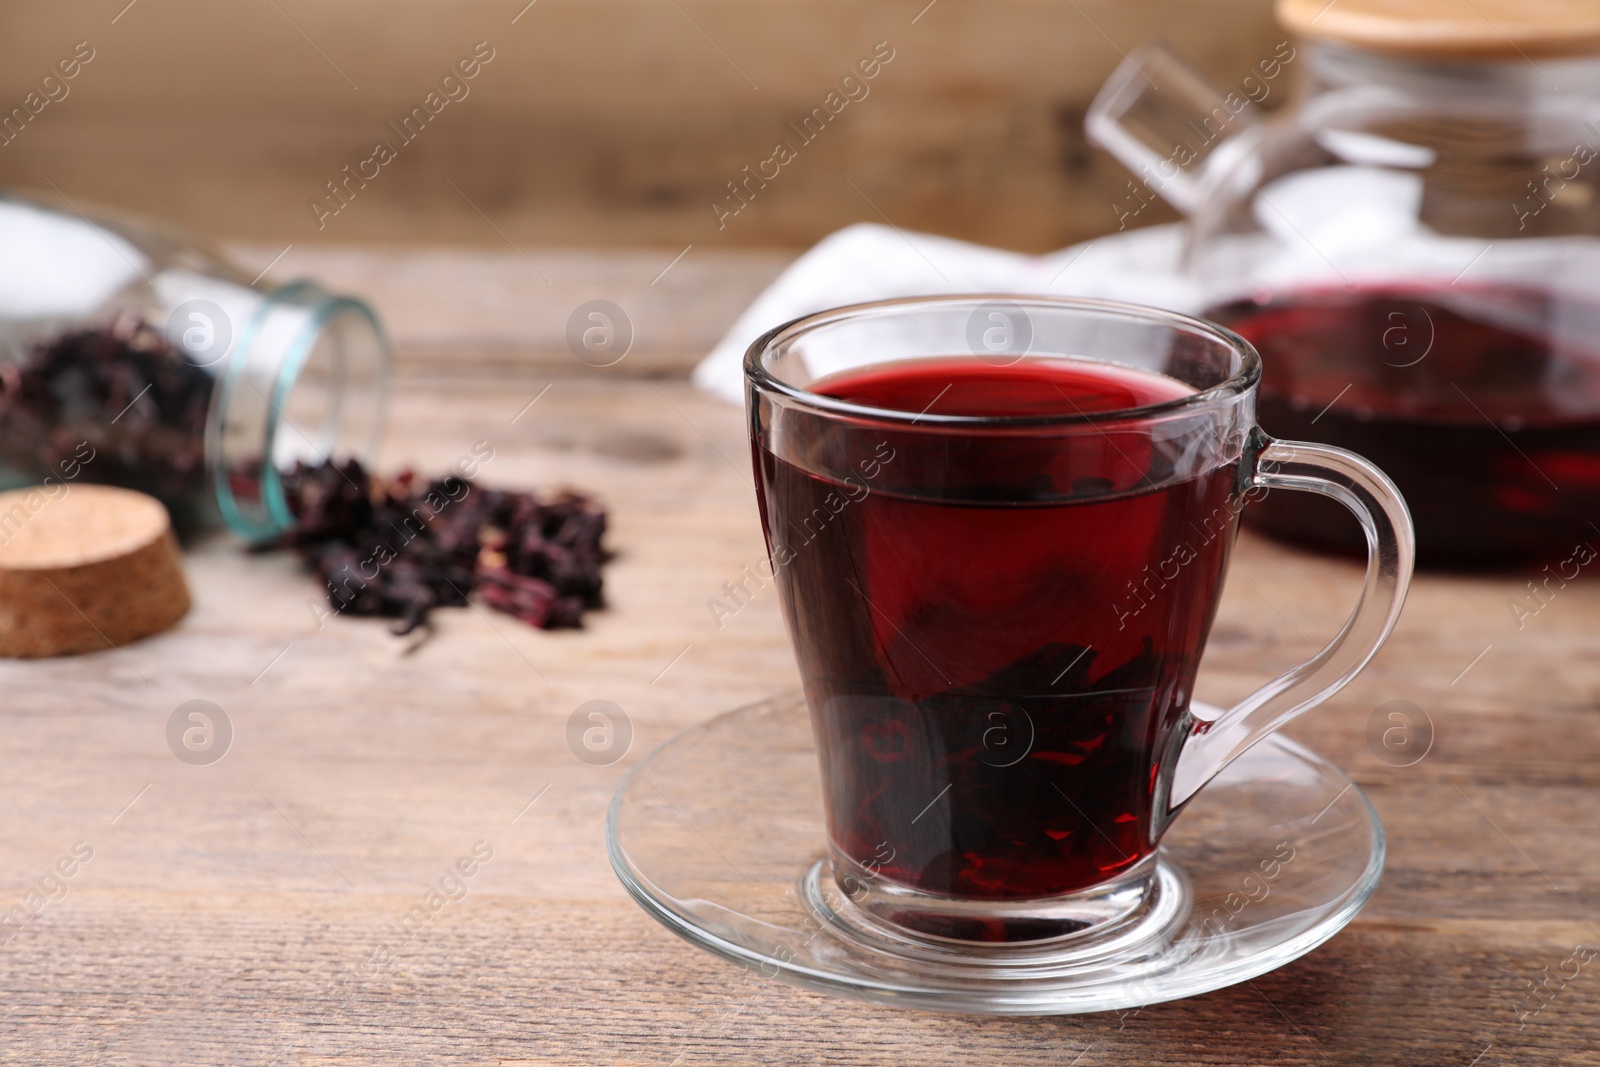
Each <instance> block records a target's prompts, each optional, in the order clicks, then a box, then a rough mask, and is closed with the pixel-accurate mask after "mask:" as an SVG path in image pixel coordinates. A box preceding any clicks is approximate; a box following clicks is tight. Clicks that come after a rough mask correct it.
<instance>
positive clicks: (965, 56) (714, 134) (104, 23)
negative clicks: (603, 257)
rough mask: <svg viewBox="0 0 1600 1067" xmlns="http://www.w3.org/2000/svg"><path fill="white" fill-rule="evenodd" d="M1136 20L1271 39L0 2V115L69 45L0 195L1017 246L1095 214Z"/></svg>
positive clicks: (592, 240) (2, 160)
mask: <svg viewBox="0 0 1600 1067" xmlns="http://www.w3.org/2000/svg"><path fill="white" fill-rule="evenodd" d="M1157 34H1160V35H1163V36H1165V37H1167V38H1168V39H1170V40H1172V41H1175V42H1177V43H1178V44H1179V45H1180V46H1181V47H1182V48H1183V49H1185V50H1186V51H1188V52H1189V53H1191V54H1192V55H1193V56H1194V57H1195V58H1196V59H1198V60H1199V61H1200V62H1201V64H1202V65H1204V66H1205V67H1207V68H1208V69H1210V70H1211V71H1212V72H1213V73H1214V74H1215V75H1216V76H1217V77H1218V78H1219V79H1222V80H1224V81H1227V82H1234V81H1237V80H1238V79H1239V78H1240V77H1242V76H1243V75H1244V74H1245V73H1246V72H1247V71H1248V70H1249V68H1250V67H1251V65H1252V64H1253V63H1254V62H1255V61H1256V60H1257V59H1259V58H1261V57H1263V56H1266V55H1268V54H1270V52H1271V50H1272V47H1273V45H1274V44H1275V43H1276V42H1277V41H1278V40H1280V39H1282V35H1281V34H1280V33H1279V32H1278V31H1277V30H1276V28H1275V27H1274V26H1273V23H1272V21H1271V17H1270V0H1049V2H1046V0H984V2H981V3H980V2H979V0H935V2H934V3H933V4H932V5H929V4H928V0H880V2H877V3H872V4H862V3H859V2H853V0H800V2H789V3H777V2H773V0H584V2H579V0H535V2H534V3H532V4H531V5H530V4H528V0H344V2H339V3H329V2H327V0H234V2H229V3H215V2H204V0H134V2H133V3H132V4H129V3H128V0H62V2H58V3H51V4H42V3H32V4H26V5H24V4H6V5H4V6H3V7H0V114H4V113H10V112H11V109H12V108H14V107H16V106H19V105H21V104H22V102H23V100H24V98H25V97H26V95H27V94H28V93H29V92H30V91H32V90H37V89H38V87H39V83H40V80H41V78H43V77H44V76H45V75H46V74H49V73H50V72H51V71H52V70H53V69H54V67H55V64H56V62H57V60H59V59H60V58H62V57H65V56H68V55H70V54H71V53H72V51H73V46H74V45H75V44H76V43H77V42H79V41H88V42H89V44H90V46H91V47H92V48H93V50H94V59H93V60H92V61H90V62H89V63H88V64H87V65H86V66H84V67H83V68H82V69H81V71H80V72H79V73H78V76H77V77H76V78H74V79H73V80H71V81H70V82H68V83H67V90H68V92H67V95H66V97H65V98H64V99H60V100H58V101H56V102H53V103H50V104H48V105H47V106H46V107H44V108H43V109H42V110H41V111H40V112H39V113H38V114H37V115H35V116H33V118H32V119H31V121H29V122H28V123H27V124H26V127H25V129H23V131H22V132H21V133H20V135H16V136H15V137H14V139H13V140H12V141H11V142H10V143H8V144H5V145H4V146H0V183H6V184H15V185H24V186H29V187H36V188H42V189H44V190H45V191H47V192H48V191H50V187H51V184H52V183H53V184H54V185H55V186H56V187H57V188H58V189H59V191H60V192H61V193H62V194H64V195H66V196H68V197H71V198H72V199H73V200H78V199H79V198H82V200H84V201H98V202H104V203H110V204H116V205H122V206H126V207H129V208H133V209H136V210H139V211H142V212H146V213H152V214H156V215H161V216H165V217H168V218H172V219H175V220H177V221H179V222H182V223H185V224H188V225H190V226H192V227H194V228H196V229H198V230H200V231H202V232H205V233H208V234H210V235H211V236H214V237H218V238H228V239H243V240H256V241H266V242H274V241H278V242H281V241H296V242H303V243H305V244H308V245H309V244H313V243H318V242H329V243H345V242H353V241H354V242H386V243H406V244H413V245H415V244H418V243H422V244H432V243H466V244H496V245H499V246H500V247H502V248H503V247H504V240H506V239H508V240H510V241H513V242H516V243H517V244H519V245H521V244H524V243H526V244H528V245H541V246H551V245H566V246H623V245H631V246H643V245H651V246H662V247H671V248H676V247H681V246H683V245H686V244H689V243H695V244H696V245H697V247H718V246H720V247H733V246H746V247H753V246H754V247H759V246H767V247H796V246H803V245H807V244H810V243H811V242H813V241H815V240H816V239H818V238H819V237H821V236H823V235H824V234H826V233H828V232H830V231H832V230H834V229H837V228H838V227H840V226H843V225H846V224H848V223H850V222H853V221H858V220H872V221H882V220H883V219H884V218H885V217H887V218H888V219H890V220H892V221H893V222H894V224H896V225H898V226H901V227H904V228H908V229H920V230H928V231H934V232H939V233H946V234H951V235H954V236H959V237H964V238H968V239H972V240H977V241H983V242H986V243H992V244H997V245H1002V246H1006V247H1011V248H1016V249H1021V250H1028V251H1043V250H1046V249H1050V248H1056V247H1060V246H1063V245H1066V244H1068V243H1070V242H1072V241H1075V240H1078V239H1081V238H1084V237H1088V236H1092V235H1094V234H1096V233H1102V232H1106V231H1107V230H1110V229H1113V228H1115V216H1114V215H1113V213H1112V208H1111V204H1112V201H1113V200H1114V199H1115V198H1116V196H1117V195H1118V194H1119V191H1120V190H1121V187H1122V184H1123V182H1124V181H1126V179H1127V175H1126V173H1125V172H1124V171H1123V170H1122V169H1121V168H1120V167H1119V166H1118V165H1117V164H1115V163H1114V162H1112V161H1110V160H1109V159H1107V158H1106V157H1105V156H1104V155H1103V154H1102V153H1100V152H1098V151H1096V150H1092V149H1090V148H1089V147H1088V145H1087V144H1086V143H1085V141H1084V138H1083V134H1082V128H1081V127H1082V116H1083V109H1084V106H1085V104H1086V103H1087V102H1088V100H1089V99H1090V97H1091V96H1092V95H1093V92H1094V90H1095V88H1096V87H1097V86H1098V85H1099V84H1100V82H1101V81H1102V79H1103V78H1104V77H1105V76H1106V75H1107V74H1108V73H1109V72H1110V70H1111V69H1112V68H1113V67H1114V66H1115V65H1116V63H1117V62H1118V61H1119V59H1120V55H1119V53H1120V52H1122V51H1126V50H1127V49H1129V48H1131V47H1133V46H1134V45H1135V44H1137V43H1139V42H1141V41H1143V40H1146V39H1148V38H1150V37H1152V36H1155V35H1157ZM479 41H487V42H488V43H489V46H490V47H492V48H493V49H494V57H495V58H494V59H493V60H492V61H491V62H490V63H489V64H488V65H487V66H485V67H484V68H483V69H482V71H481V73H480V74H479V75H478V77H476V78H475V79H473V80H472V81H471V82H470V83H468V85H469V89H470V95H468V96H467V97H466V98H465V99H463V100H460V101H458V102H455V103H451V104H449V105H448V106H447V107H445V108H444V110H443V111H442V112H441V113H439V114H438V115H437V116H436V117H435V119H434V120H433V121H432V122H431V123H430V124H429V125H428V127H427V128H426V129H425V130H424V131H423V132H422V134H421V135H420V136H419V137H418V138H417V139H416V140H415V141H414V142H412V143H410V144H407V145H404V146H403V147H402V146H400V144H399V141H398V138H396V137H395V136H394V134H393V132H392V131H390V130H388V129H387V127H386V124H387V123H388V122H390V121H391V120H393V121H398V120H399V119H400V118H401V116H403V115H404V114H406V113H407V112H408V111H409V110H410V109H411V108H413V107H416V106H419V105H421V104H422V103H423V99H424V97H425V96H426V95H427V93H428V92H429V91H431V90H437V89H438V83H439V80H440V78H441V76H443V75H444V74H445V73H446V72H448V71H449V70H450V69H451V67H452V66H453V64H455V62H456V61H457V60H458V59H460V58H461V57H464V56H467V55H469V54H470V52H471V50H472V46H473V45H474V44H475V43H476V42H479ZM879 41H887V42H888V43H889V46H890V47H892V48H893V50H894V58H893V60H892V61H891V62H890V63H889V64H888V65H886V66H884V67H883V68H882V70H881V72H880V73H879V74H878V76H877V77H876V78H874V79H873V80H872V81H871V82H869V83H867V84H868V89H869V95H868V96H867V97H866V98H864V99H861V100H858V101H856V102H853V103H851V104H849V105H848V106H847V107H846V108H845V109H844V110H843V111H842V112H841V113H840V114H839V115H838V117H837V119H836V120H834V121H833V122H832V123H831V124H830V125H829V126H828V128H827V129H826V130H825V131H824V132H823V133H822V135H821V136H820V137H818V138H817V140H816V141H815V142H814V143H812V144H809V145H806V146H805V147H803V148H801V149H800V152H799V158H798V159H796V160H795V161H794V162H792V163H791V164H789V165H787V166H784V167H783V168H782V171H781V174H780V176H779V177H778V178H776V179H775V180H773V181H771V182H770V183H769V184H768V185H767V187H766V188H764V189H761V190H759V192H758V195H757V198H756V199H755V201H754V202H753V203H751V204H750V206H749V207H748V208H747V209H746V210H744V211H743V212H742V213H741V214H740V215H738V216H737V217H735V218H731V219H728V220H726V226H725V227H724V228H721V229H719V227H718V223H717V219H716V216H715V214H714V212H713V211H712V209H711V206H710V205H711V204H712V203H713V202H714V201H717V200H719V199H721V198H722V197H724V196H725V195H726V194H727V189H726V185H725V183H726V182H728V181H729V180H732V179H735V178H739V177H741V176H742V170H743V168H744V167H745V165H746V164H749V165H751V166H752V167H754V166H756V165H757V164H758V163H760V161H762V160H765V159H766V158H768V157H769V156H770V155H771V154H772V150H773V146H774V144H775V143H776V142H777V141H779V140H789V141H792V142H798V138H797V137H795V136H794V135H793V133H792V132H791V131H790V130H789V129H788V125H787V124H788V123H790V122H795V123H798V122H799V121H800V119H801V118H802V117H803V116H804V115H806V114H807V113H809V112H810V111H811V109H813V108H815V107H819V106H822V105H823V101H824V98H825V97H826V96H827V94H828V93H829V92H831V91H835V90H837V88H838V84H839V80H840V78H841V77H842V76H843V75H845V74H846V73H847V72H849V71H850V69H851V67H852V66H853V65H854V64H856V62H857V61H858V60H860V59H862V58H864V57H866V56H868V55H870V53H871V52H872V49H873V46H874V44H875V43H876V42H879ZM57 91H58V92H59V90H57ZM1270 102H1275V101H1270ZM1270 102H1269V103H1270ZM380 139H383V140H388V141H389V142H391V143H392V144H395V145H396V147H397V148H398V150H399V151H398V158H397V159H395V160H394V161H393V162H392V163H389V164H388V165H386V166H383V167H382V168H381V171H380V173H379V175H378V177H377V178H375V179H374V180H372V181H370V182H368V184H367V185H366V187H365V188H362V189H359V190H358V191H357V193H356V195H355V197H354V198H352V199H351V202H350V204H349V206H348V207H347V208H346V209H345V210H343V211H341V212H340V213H339V215H337V216H336V217H333V218H329V219H326V220H324V221H325V223H326V225H325V226H324V227H323V228H322V229H320V230H319V229H318V226H317V223H316V221H315V218H314V214H313V212H312V211H311V209H310V207H309V202H310V201H311V199H312V198H313V197H316V196H319V195H322V196H326V189H325V187H324V183H325V182H327V181H329V180H330V179H335V178H338V177H340V176H341V168H343V167H344V166H345V165H346V164H349V165H351V166H352V167H354V166H355V165H356V164H357V163H359V162H360V161H361V160H363V159H366V158H367V157H369V156H370V155H371V154H372V149H373V146H374V144H375V143H376V142H377V141H379V140H380ZM1162 217H1163V216H1162V215H1160V214H1159V213H1158V212H1156V211H1154V210H1152V211H1149V212H1145V213H1144V214H1143V215H1141V217H1140V220H1139V221H1140V223H1141V224H1143V223H1147V222H1152V221H1157V220H1158V219H1159V218H1162ZM1168 217H1170V216H1168ZM496 228H498V229H499V230H500V231H502V233H503V235H504V239H503V238H502V236H501V235H500V234H497V233H496Z"/></svg>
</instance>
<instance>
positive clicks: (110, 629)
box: [0, 482, 189, 656]
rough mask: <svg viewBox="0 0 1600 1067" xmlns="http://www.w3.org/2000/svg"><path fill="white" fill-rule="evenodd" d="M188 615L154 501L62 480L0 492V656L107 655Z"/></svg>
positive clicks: (174, 550) (173, 547)
mask: <svg viewBox="0 0 1600 1067" xmlns="http://www.w3.org/2000/svg"><path fill="white" fill-rule="evenodd" d="M188 610H189V588H188V586H187V584H186V583H185V582H184V580H183V569H182V565H181V563H180V562H179V558H178V546H177V542H176V541H175V540H174V539H173V536H172V527H171V522H170V520H169V519H168V518H167V509H166V508H165V507H163V506H162V504H161V502H160V501H159V500H156V499H155V498H154V497H149V496H146V495H144V494H143V493H136V492H133V491H132V490H130V489H116V488H112V487H111V486H106V485H77V484H74V485H68V484H65V483H62V482H57V483H56V484H55V485H54V486H53V487H45V486H35V487H34V488H31V489H15V490H12V491H10V492H6V493H0V656H60V655H64V654H66V653H71V652H90V651H94V650H96V649H103V648H114V647H116V646H118V645H122V644H124V643H126V642H128V641H133V640H137V639H138V638H141V637H147V636H149V635H150V634H153V633H157V632H159V631H161V630H165V629H166V628H167V627H169V626H171V625H172V624H173V623H175V622H177V621H178V620H179V619H180V618H182V617H183V615H184V613H185V612H186V611H188Z"/></svg>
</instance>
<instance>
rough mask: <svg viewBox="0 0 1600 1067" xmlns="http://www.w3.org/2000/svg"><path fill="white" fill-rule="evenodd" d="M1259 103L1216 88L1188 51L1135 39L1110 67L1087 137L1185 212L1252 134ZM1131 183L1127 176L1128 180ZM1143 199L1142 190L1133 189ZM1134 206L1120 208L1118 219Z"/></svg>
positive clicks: (1088, 120)
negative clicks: (1246, 135)
mask: <svg viewBox="0 0 1600 1067" xmlns="http://www.w3.org/2000/svg"><path fill="white" fill-rule="evenodd" d="M1257 111H1258V109H1257V108H1256V107H1255V105H1254V104H1253V103H1252V102H1251V100H1250V99H1249V98H1248V97H1247V96H1245V95H1244V94H1242V93H1238V92H1232V93H1230V92H1228V91H1227V90H1225V89H1222V88H1220V87H1219V86H1217V85H1216V83H1215V82H1213V81H1212V80H1211V79H1210V78H1209V77H1208V76H1207V75H1206V74H1205V73H1204V72H1203V71H1201V70H1199V69H1198V68H1197V67H1196V66H1195V65H1194V63H1193V62H1192V61H1190V60H1189V59H1188V58H1187V57H1186V56H1184V55H1182V54H1181V53H1179V52H1177V51H1176V50H1174V49H1173V48H1172V47H1171V46H1169V45H1167V44H1165V43H1164V42H1160V41H1153V42H1150V43H1148V44H1144V45H1140V46H1139V47H1138V48H1135V49H1134V50H1133V51H1131V52H1129V53H1128V54H1127V57H1126V58H1125V59H1124V60H1123V61H1122V63H1121V65H1120V66H1118V67H1117V69H1116V70H1115V71H1113V72H1112V74H1111V77H1110V78H1109V79H1107V80H1106V83H1105V85H1103V86H1102V87H1101V89H1100V92H1099V93H1097V94H1096V95H1095V98H1094V102H1093V103H1092V104H1090V105H1089V111H1088V114H1087V115H1086V116H1085V118H1084V128H1085V131H1086V132H1087V134H1088V136H1089V140H1090V142H1092V143H1093V144H1096V145H1098V146H1100V147H1101V148H1104V149H1105V150H1106V151H1108V152H1110V153H1111V154H1112V155H1113V156H1115V157H1116V158H1117V159H1118V160H1119V161H1120V162H1121V163H1122V164H1123V165H1124V166H1126V167H1127V168H1128V169H1129V170H1131V171H1133V172H1134V174H1135V175H1136V180H1137V181H1139V182H1141V183H1142V184H1143V185H1144V186H1145V188H1147V189H1149V190H1150V191H1151V192H1154V193H1159V194H1160V195H1161V197H1162V198H1163V199H1165V200H1166V201H1168V202H1169V203H1171V204H1172V206H1173V207H1176V208H1177V209H1178V210H1179V211H1181V212H1183V213H1184V214H1185V215H1190V214H1193V213H1194V211H1195V209H1196V208H1197V207H1198V206H1199V205H1200V204H1201V203H1202V202H1203V201H1204V199H1205V194H1206V192H1207V191H1208V190H1207V186H1208V185H1209V183H1210V180H1211V177H1212V176H1213V175H1215V174H1218V173H1221V172H1222V171H1223V170H1225V169H1227V167H1226V166H1222V165H1220V164H1224V163H1225V162H1228V161H1231V160H1235V159H1237V158H1238V156H1239V154H1240V150H1241V148H1242V146H1243V144H1244V143H1245V142H1247V141H1249V140H1250V138H1240V137H1239V134H1241V133H1243V132H1245V131H1246V130H1249V129H1252V128H1254V127H1255V125H1256V122H1257V117H1256V115H1257ZM1130 184H1131V183H1130ZM1133 196H1134V197H1136V198H1137V199H1136V200H1135V201H1132V202H1133V203H1142V198H1143V194H1142V193H1141V192H1140V191H1139V190H1138V188H1137V186H1135V187H1134V189H1133ZM1137 213H1138V209H1137V208H1134V209H1133V210H1131V211H1128V212H1126V213H1125V212H1123V211H1120V210H1119V211H1118V217H1119V220H1121V221H1122V222H1123V223H1124V225H1126V219H1127V218H1128V217H1129V216H1131V215H1133V214H1137Z"/></svg>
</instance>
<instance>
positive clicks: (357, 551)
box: [278, 460, 607, 634]
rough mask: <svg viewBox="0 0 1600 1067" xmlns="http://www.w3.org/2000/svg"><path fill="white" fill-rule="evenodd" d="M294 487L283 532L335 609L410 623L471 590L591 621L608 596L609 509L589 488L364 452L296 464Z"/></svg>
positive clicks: (498, 604) (535, 614) (523, 610)
mask: <svg viewBox="0 0 1600 1067" xmlns="http://www.w3.org/2000/svg"><path fill="white" fill-rule="evenodd" d="M283 488H284V494H285V496H286V497H287V499H288V501H289V507H290V510H291V511H293V513H294V515H295V525H294V528H293V529H291V530H290V531H289V532H288V533H286V534H284V535H283V537H282V538H280V539H279V541H278V544H279V545H280V546H283V547H288V548H294V549H296V550H298V551H299V553H300V555H301V557H302V558H303V559H304V560H305V561H306V562H307V563H308V564H309V565H310V566H311V568H312V569H313V570H315V571H316V572H317V576H318V577H319V578H321V579H322V582H323V585H324V586H325V588H326V589H327V594H328V603H329V604H330V605H332V606H333V610H334V612H335V613H342V612H349V613H351V614H353V615H383V616H388V617H391V618H396V619H398V620H399V622H398V623H396V625H395V632H396V633H397V634H407V633H410V632H411V631H412V630H414V629H416V628H417V627H418V626H421V625H422V624H423V623H425V622H426V621H427V617H428V612H429V611H431V610H432V609H433V608H435V607H459V606H464V605H465V604H466V603H467V595H468V594H469V593H477V594H478V595H479V596H480V597H481V598H482V600H483V602H484V603H486V604H488V605H489V606H490V607H492V608H495V609H497V610H499V611H503V612H506V613H507V614H509V615H515V616H516V617H517V618H519V619H521V620H522V621H523V622H526V623H527V624H529V625H530V626H537V627H539V628H540V629H545V630H554V629H561V628H566V627H577V626H581V625H582V624H583V622H582V620H583V613H584V611H586V610H588V609H589V608H597V607H600V606H601V577H600V567H601V565H602V564H603V563H604V562H605V561H606V559H607V555H606V552H605V550H604V549H603V548H601V546H600V540H601V537H602V535H603V534H604V533H605V528H606V513H605V511H604V510H603V509H602V508H601V507H600V506H599V505H598V504H597V503H595V501H594V500H593V499H591V498H590V497H587V496H584V495H583V494H581V493H573V492H566V493H562V494H560V495H558V496H555V497H552V498H550V499H547V500H541V499H540V498H539V497H537V496H535V495H534V494H532V493H522V492H512V491H507V490H500V489H485V488H482V487H480V486H477V485H475V484H474V483H472V482H470V481H468V480H467V479H465V478H462V477H459V476H456V475H452V476H450V477H447V478H440V479H435V480H433V481H430V482H422V481H420V480H419V479H418V478H417V476H416V475H415V474H414V473H413V472H411V471H404V472H402V473H401V474H399V475H397V476H396V477H394V478H389V479H384V478H379V477H376V476H374V475H371V474H369V473H368V472H367V471H366V470H365V469H364V468H363V467H362V466H361V464H360V463H359V462H357V461H355V460H347V461H345V462H343V463H337V464H335V463H331V462H330V463H323V464H319V465H316V466H308V465H305V464H300V465H297V466H296V467H295V469H294V470H292V471H290V472H289V473H287V474H285V475H284V479H283Z"/></svg>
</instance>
